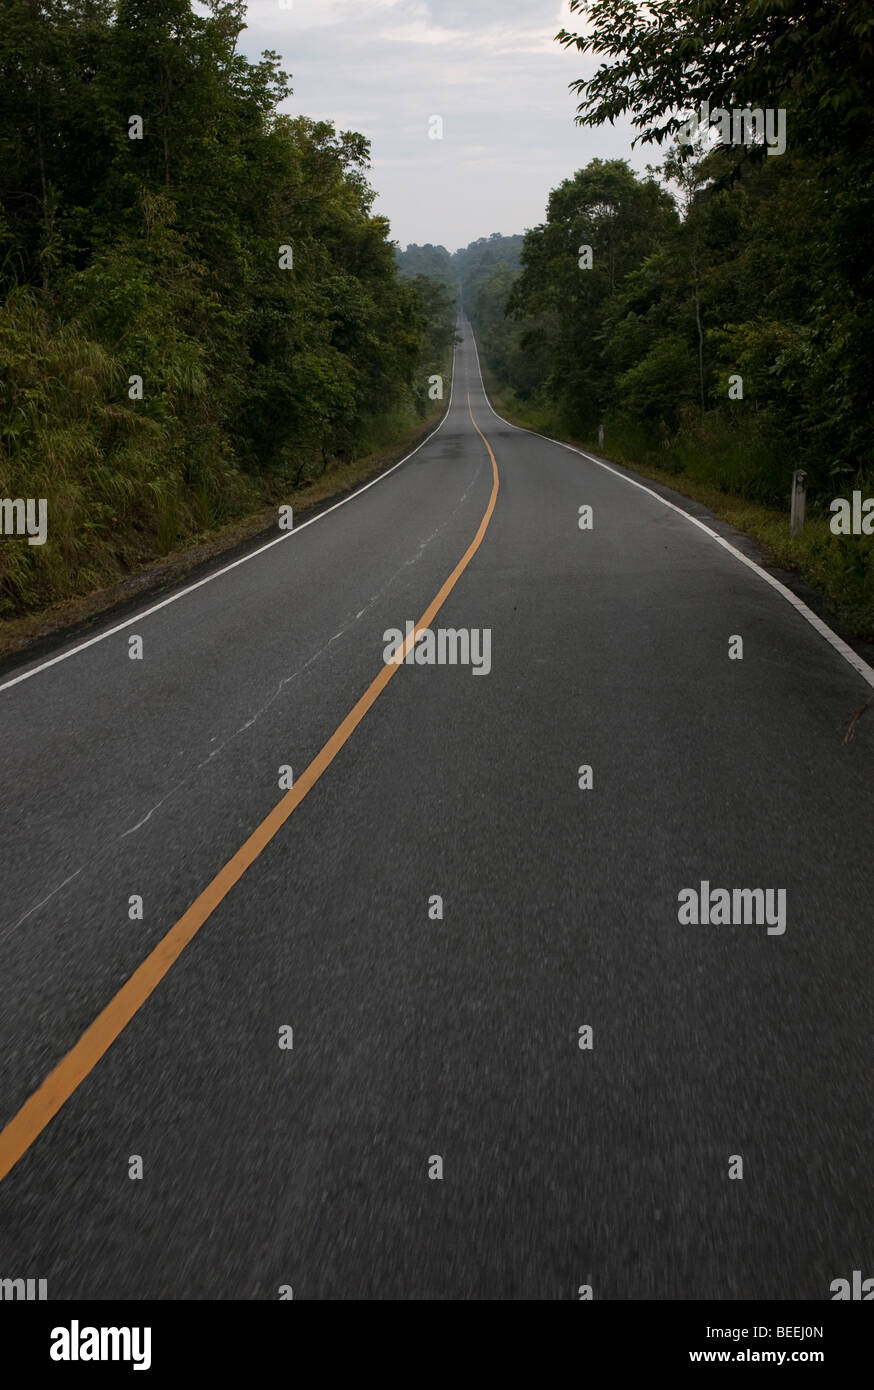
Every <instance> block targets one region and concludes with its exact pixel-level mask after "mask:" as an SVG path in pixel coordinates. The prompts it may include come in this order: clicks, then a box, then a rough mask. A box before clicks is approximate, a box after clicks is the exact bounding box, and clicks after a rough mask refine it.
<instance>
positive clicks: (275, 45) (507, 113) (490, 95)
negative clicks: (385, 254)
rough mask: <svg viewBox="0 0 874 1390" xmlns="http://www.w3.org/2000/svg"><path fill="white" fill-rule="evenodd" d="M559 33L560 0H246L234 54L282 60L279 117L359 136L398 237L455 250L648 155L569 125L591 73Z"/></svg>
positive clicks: (624, 133)
mask: <svg viewBox="0 0 874 1390" xmlns="http://www.w3.org/2000/svg"><path fill="white" fill-rule="evenodd" d="M283 3H285V4H288V0H283ZM564 26H566V27H567V28H569V29H570V30H572V31H573V32H577V31H578V30H579V27H580V25H579V20H578V18H577V17H574V16H571V15H570V13H569V11H568V7H567V4H566V3H564V4H563V3H561V0H291V4H290V6H289V8H281V7H280V0H249V4H248V29H246V30H245V31H244V33H243V34H242V35H241V36H240V43H239V47H240V49H241V51H242V52H243V53H245V55H246V56H247V57H248V58H251V59H256V58H257V57H258V56H259V55H260V53H261V52H262V50H263V49H265V48H272V49H275V50H276V51H277V52H278V53H281V54H282V58H283V67H284V68H285V71H286V72H289V73H291V75H292V79H291V80H292V87H293V89H294V96H293V97H292V98H291V99H290V101H289V102H288V104H287V106H286V107H285V108H284V109H286V110H288V111H290V112H291V113H292V114H302V115H306V116H311V117H312V118H313V119H315V120H330V121H333V122H334V123H335V124H336V126H337V128H338V129H341V130H357V131H361V132H362V133H363V134H364V135H366V136H367V138H368V139H369V140H370V142H371V156H372V160H373V168H372V170H371V174H370V182H371V184H372V185H373V187H374V188H375V189H376V191H377V194H378V197H377V201H376V204H375V207H374V210H375V211H376V212H380V213H382V214H384V215H385V216H387V217H388V218H389V220H390V222H391V227H392V236H393V238H394V240H395V241H398V242H400V244H401V246H406V245H407V244H408V243H409V242H411V241H415V242H419V243H423V242H428V241H431V242H434V243H435V244H439V243H442V244H443V245H444V246H447V247H448V248H449V250H450V251H454V250H456V249H457V248H458V247H459V246H466V245H467V244H468V242H470V241H474V240H475V239H476V238H477V237H480V236H488V235H489V233H491V232H503V233H504V234H510V233H512V232H521V231H524V230H525V229H526V228H527V227H533V226H535V225H536V224H537V223H539V222H542V221H543V220H544V215H545V209H546V199H547V197H548V194H549V190H550V189H551V188H554V187H555V185H556V184H558V183H560V182H561V180H562V179H564V178H568V177H570V176H571V175H572V174H573V173H574V172H575V170H577V169H580V168H582V167H583V166H584V165H585V164H587V163H588V161H589V160H590V159H592V158H593V157H594V156H596V155H598V156H600V157H601V158H604V159H610V158H622V157H625V158H628V159H629V160H630V162H631V163H632V165H633V166H634V167H635V168H637V169H640V170H642V169H643V168H644V167H645V166H646V164H647V163H656V162H657V160H658V158H659V152H658V148H657V147H656V146H652V145H649V146H640V145H638V146H637V148H636V149H635V150H634V151H633V152H632V150H631V137H632V134H633V132H632V131H631V129H630V127H629V126H627V125H624V124H623V125H621V126H620V125H619V124H617V125H616V126H615V127H611V126H605V127H603V128H601V129H599V130H589V129H587V128H583V127H581V126H577V125H575V124H574V114H575V109H576V98H575V97H574V94H573V93H572V92H570V91H568V83H569V82H571V81H573V79H574V78H577V77H581V76H588V75H590V74H591V72H592V71H594V66H595V65H594V63H593V62H591V61H590V60H588V61H586V62H585V63H584V62H583V60H582V58H581V55H580V54H579V53H578V52H577V50H576V49H572V50H567V49H564V48H562V46H561V45H560V44H557V43H556V42H555V35H556V34H557V33H558V31H559V29H561V28H562V27H564ZM432 116H440V117H442V120H443V139H442V140H434V139H429V134H428V131H429V120H430V118H431V117H432Z"/></svg>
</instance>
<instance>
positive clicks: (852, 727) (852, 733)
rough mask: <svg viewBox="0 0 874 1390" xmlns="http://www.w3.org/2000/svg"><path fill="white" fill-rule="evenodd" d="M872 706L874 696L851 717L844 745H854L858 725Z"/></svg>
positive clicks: (870, 696) (869, 697)
mask: <svg viewBox="0 0 874 1390" xmlns="http://www.w3.org/2000/svg"><path fill="white" fill-rule="evenodd" d="M870 705H874V695H869V696H868V699H867V700H866V701H865V703H864V705H860V706H859V708H858V709H857V710H856V711H855V712H854V713H853V714H851V715H850V722H849V724H848V725H847V732H846V733H845V734H844V743H852V741H853V739H854V738H855V737H856V725H857V724H858V722H859V720H860V719H861V718H862V715H863V714H864V713H865V711H866V709H868V707H869V706H870Z"/></svg>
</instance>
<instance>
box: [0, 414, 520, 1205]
mask: <svg viewBox="0 0 874 1390" xmlns="http://www.w3.org/2000/svg"><path fill="white" fill-rule="evenodd" d="M467 409H468V412H469V413H470V419H471V423H472V424H473V427H474V429H475V430H476V432H477V434H478V435H479V436H480V438H481V439H482V441H483V443H484V444H485V446H486V448H487V449H488V451H489V458H490V459H491V461H492V491H491V495H490V497H489V501H488V506H487V507H486V509H485V512H484V513H483V518H482V520H481V521H480V524H479V527H478V529H477V533H476V535H475V536H474V538H473V540H472V541H471V543H470V545H469V546H468V547H467V550H466V551H465V552H464V554H463V555H462V557H461V559H460V560H459V562H458V564H457V565H456V566H455V569H454V570H453V571H452V573H451V574H450V576H449V578H448V579H447V580H446V582H445V583H444V584H443V586H442V587H441V589H440V590H439V592H438V593H437V594H436V596H435V597H434V598H433V599H432V600H431V602H430V604H429V605H428V607H427V608H426V609H425V612H424V613H423V614H422V616H421V618H420V619H419V621H418V622H417V623H416V626H415V628H414V630H413V632H412V633H410V635H409V637H408V638H407V640H406V642H405V643H404V649H403V653H402V655H401V656H400V657H399V658H397V659H396V664H391V665H385V666H383V668H382V670H381V671H380V673H379V675H378V676H377V677H376V678H375V679H374V680H373V681H371V683H370V685H369V686H368V688H367V690H366V691H365V692H364V694H363V695H362V696H361V699H360V700H359V701H358V703H357V704H356V705H355V706H354V707H353V709H351V710H350V711H349V713H348V714H347V715H346V718H345V719H344V720H343V722H342V724H340V726H339V727H338V728H337V729H335V731H334V733H333V734H332V735H331V737H330V738H329V739H328V741H327V743H326V744H325V746H324V747H323V748H322V749H321V751H320V752H319V753H317V754H316V756H315V757H314V758H313V760H312V762H311V763H310V764H309V766H308V767H307V769H306V771H305V772H303V773H302V774H301V776H300V777H299V778H298V779H297V781H296V782H295V784H294V786H293V787H292V788H291V790H290V791H288V792H286V794H285V796H284V797H283V798H282V800H281V801H279V802H277V804H276V806H274V808H273V810H272V811H271V812H270V814H269V815H268V816H266V817H265V819H264V820H263V821H262V822H261V824H260V825H259V826H258V827H257V829H256V830H254V831H253V832H252V834H251V835H250V836H249V838H248V840H246V842H245V843H244V844H243V845H241V847H240V848H239V849H238V850H237V852H236V854H235V855H234V856H233V858H231V859H229V860H228V862H227V863H226V864H225V865H224V867H223V868H222V869H220V870H219V872H218V873H217V874H216V876H215V878H214V879H213V880H212V882H211V883H208V884H207V886H206V887H205V888H204V890H203V892H202V893H201V894H200V895H199V896H198V897H197V898H195V900H194V902H193V903H192V904H191V906H190V907H189V908H188V910H187V911H186V912H184V913H183V914H182V916H181V917H180V918H179V921H178V922H177V923H176V924H175V926H172V927H171V928H170V930H169V931H168V932H167V934H166V935H165V936H164V937H162V939H161V940H160V941H159V942H158V944H157V946H156V947H155V948H154V950H152V951H151V952H150V953H149V955H148V956H146V959H145V960H144V961H143V962H142V964H141V965H139V966H137V969H136V970H135V971H134V973H133V974H132V975H131V977H130V979H129V980H127V982H126V983H125V984H123V985H122V987H121V989H120V990H119V991H118V993H117V994H116V995H115V996H114V997H113V998H112V999H111V1000H110V1001H109V1003H108V1004H107V1005H106V1008H105V1009H103V1010H102V1012H101V1013H99V1014H98V1016H97V1018H96V1019H95V1020H94V1022H93V1023H92V1024H91V1026H90V1027H89V1028H87V1029H86V1030H85V1032H84V1033H83V1034H82V1036H81V1038H80V1039H79V1041H78V1042H77V1043H76V1045H75V1046H74V1047H73V1048H72V1049H71V1050H70V1051H69V1052H68V1053H67V1055H66V1056H65V1057H64V1058H63V1059H62V1060H61V1061H60V1062H59V1063H58V1065H57V1066H56V1067H55V1068H54V1070H53V1071H51V1072H50V1073H49V1075H48V1076H47V1077H46V1079H45V1081H43V1083H42V1085H41V1086H39V1087H38V1089H37V1090H36V1091H34V1093H33V1095H32V1096H31V1097H30V1098H29V1100H26V1101H25V1103H24V1105H23V1106H22V1107H21V1109H20V1110H19V1111H18V1113H17V1114H16V1115H14V1116H13V1117H12V1119H11V1120H10V1121H9V1123H8V1124H7V1125H6V1127H5V1129H4V1130H3V1131H2V1133H0V1181H2V1180H3V1178H5V1177H6V1175H7V1174H8V1173H9V1172H10V1170H11V1169H12V1168H14V1166H15V1164H16V1163H17V1162H18V1160H19V1159H20V1158H21V1157H22V1156H23V1155H24V1154H25V1153H26V1152H27V1150H28V1149H29V1148H30V1146H31V1144H32V1143H33V1142H34V1140H35V1139H37V1138H38V1137H39V1135H40V1134H41V1133H42V1131H43V1130H44V1129H45V1127H46V1125H47V1124H49V1122H50V1121H51V1120H52V1119H53V1118H54V1116H55V1115H56V1114H57V1113H58V1111H59V1110H60V1108H61V1106H62V1105H64V1103H65V1102H66V1101H68V1100H69V1098H70V1096H71V1095H72V1094H73V1092H74V1091H75V1090H76V1087H77V1086H79V1085H80V1083H81V1082H82V1081H84V1080H85V1077H86V1076H88V1074H89V1073H90V1072H91V1071H92V1070H93V1068H94V1067H95V1066H96V1065H97V1063H98V1062H99V1061H100V1058H101V1057H102V1056H103V1054H104V1053H105V1052H106V1051H108V1049H109V1048H110V1047H111V1046H112V1044H113V1043H114V1042H115V1040H116V1038H117V1037H118V1036H119V1034H120V1033H121V1032H122V1030H123V1029H124V1028H126V1027H127V1025H128V1024H129V1023H130V1021H131V1019H132V1018H133V1016H134V1014H135V1013H136V1012H137V1010H138V1009H139V1008H140V1006H141V1005H142V1004H144V1003H145V1001H146V1000H147V999H148V997H149V995H150V994H151V993H152V991H153V990H154V989H155V988H156V987H157V986H158V985H159V984H160V982H161V980H163V978H164V976H165V975H166V974H167V971H168V970H169V969H170V967H171V965H173V963H174V962H175V961H176V960H178V959H179V957H180V956H181V954H182V952H183V951H184V950H185V947H186V946H187V945H188V943H189V942H190V941H191V940H192V939H193V938H194V936H196V934H197V932H199V931H200V928H201V927H202V926H203V924H204V922H205V921H206V920H207V918H208V917H209V916H210V915H211V914H212V913H213V912H214V911H215V909H216V908H217V907H218V905H219V903H220V902H222V900H223V899H224V898H226V897H227V895H228V893H229V892H230V891H231V889H232V888H233V886H234V884H235V883H237V882H238V881H239V879H241V878H242V877H243V874H244V873H245V872H246V870H247V869H248V868H250V867H251V865H252V864H254V862H255V860H256V859H257V858H258V856H259V854H260V853H261V851H262V850H263V849H264V848H265V847H266V846H267V845H268V844H269V843H270V841H271V840H272V839H273V837H274V835H275V834H276V833H277V831H278V830H279V829H280V828H281V827H282V826H283V825H284V824H285V822H286V821H287V820H288V818H289V816H290V815H291V814H292V812H293V811H295V810H296V809H297V807H298V806H299V805H300V803H301V802H302V801H303V799H304V797H305V796H306V794H307V792H308V791H309V790H310V788H311V787H314V786H315V784H316V782H317V781H318V780H319V778H320V777H321V775H322V773H323V772H325V771H326V769H327V768H328V767H329V766H330V765H331V763H332V762H333V761H334V759H335V758H336V756H337V754H338V753H339V752H340V749H341V748H342V747H343V745H344V744H345V743H346V742H347V740H348V739H349V738H350V737H351V735H352V733H353V731H354V730H355V729H356V728H357V726H358V725H359V724H360V723H361V720H362V719H363V718H364V716H365V714H366V713H367V711H368V710H369V709H370V707H371V705H372V704H374V703H375V701H376V699H377V697H378V696H379V695H380V694H381V693H382V691H383V690H384V689H385V687H386V686H387V685H388V683H389V681H390V680H391V678H392V676H393V675H394V674H395V672H396V671H397V670H398V669H399V666H400V664H401V662H402V661H403V659H404V657H405V656H406V654H407V652H408V651H409V650H410V647H411V646H413V645H414V644H415V641H416V637H417V636H418V633H419V630H420V629H421V628H425V627H428V625H429V624H430V622H431V619H432V618H433V617H434V615H435V613H437V612H438V610H439V609H440V608H442V606H443V604H444V603H445V602H446V599H447V598H448V597H449V595H450V593H451V592H452V590H453V589H454V588H455V585H456V584H457V583H458V580H459V579H460V578H461V576H462V574H463V573H464V571H465V570H466V569H467V566H468V565H469V564H470V561H471V560H472V559H473V556H474V555H475V554H476V552H477V550H478V549H479V547H480V545H481V543H482V539H483V536H484V535H485V533H486V529H487V527H488V524H489V522H490V521H491V518H492V512H493V511H494V510H495V502H496V500H497V496H498V465H497V461H496V459H495V456H494V453H493V452H492V447H491V445H490V444H489V441H488V440H487V439H486V437H485V435H484V434H483V432H482V430H481V429H480V427H479V425H478V424H477V423H476V421H475V420H474V418H473V411H472V410H471V405H470V394H469V393H468V397H467Z"/></svg>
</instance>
